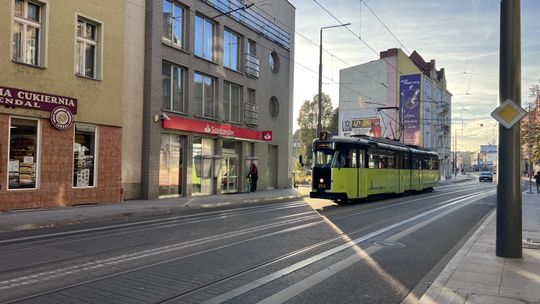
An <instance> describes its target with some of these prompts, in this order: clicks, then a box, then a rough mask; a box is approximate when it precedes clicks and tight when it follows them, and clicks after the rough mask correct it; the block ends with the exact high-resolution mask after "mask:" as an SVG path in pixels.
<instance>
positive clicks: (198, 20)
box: [195, 16, 214, 61]
mask: <svg viewBox="0 0 540 304" xmlns="http://www.w3.org/2000/svg"><path fill="white" fill-rule="evenodd" d="M195 55H196V56H198V57H201V58H204V59H208V60H210V61H214V24H213V23H212V22H210V20H208V19H206V18H204V17H201V16H195Z"/></svg>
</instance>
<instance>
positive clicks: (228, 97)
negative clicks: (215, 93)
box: [223, 82, 242, 122]
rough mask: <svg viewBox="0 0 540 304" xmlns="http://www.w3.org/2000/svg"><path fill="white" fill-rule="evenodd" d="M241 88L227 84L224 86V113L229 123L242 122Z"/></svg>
mask: <svg viewBox="0 0 540 304" xmlns="http://www.w3.org/2000/svg"><path fill="white" fill-rule="evenodd" d="M241 89H242V88H241V87H240V86H237V85H235V84H232V83H229V82H225V84H224V86H223V113H224V116H225V117H224V119H225V120H228V121H237V122H238V121H240V114H239V113H240V91H241Z"/></svg>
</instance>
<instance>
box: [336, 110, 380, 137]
mask: <svg viewBox="0 0 540 304" xmlns="http://www.w3.org/2000/svg"><path fill="white" fill-rule="evenodd" d="M340 126H341V132H342V133H341V134H344V133H348V134H349V135H350V134H354V135H367V136H374V137H381V135H382V128H381V118H380V116H379V114H378V113H377V112H376V111H373V110H367V109H362V110H348V111H343V112H341V121H340Z"/></svg>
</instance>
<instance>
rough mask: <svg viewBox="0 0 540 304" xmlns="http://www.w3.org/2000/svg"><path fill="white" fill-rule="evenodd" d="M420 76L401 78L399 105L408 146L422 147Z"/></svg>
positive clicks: (404, 136)
mask: <svg viewBox="0 0 540 304" xmlns="http://www.w3.org/2000/svg"><path fill="white" fill-rule="evenodd" d="M420 79H421V76H420V74H414V75H402V76H400V78H399V95H400V96H399V104H400V109H401V117H402V122H401V123H402V125H403V128H404V130H403V138H404V142H405V143H406V144H413V145H421V144H422V138H421V126H420V119H421V117H420V115H421V113H420V109H421V107H420Z"/></svg>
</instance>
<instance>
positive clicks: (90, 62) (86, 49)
mask: <svg viewBox="0 0 540 304" xmlns="http://www.w3.org/2000/svg"><path fill="white" fill-rule="evenodd" d="M99 28H100V26H99V24H97V23H95V22H93V21H88V20H86V19H83V18H81V17H79V18H78V19H77V66H76V70H77V75H80V76H85V77H89V78H96V79H97V78H98V72H97V71H98V66H99V62H98V59H99V56H98V50H99V45H98V43H99V40H98V36H99V35H98V30H99Z"/></svg>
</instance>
